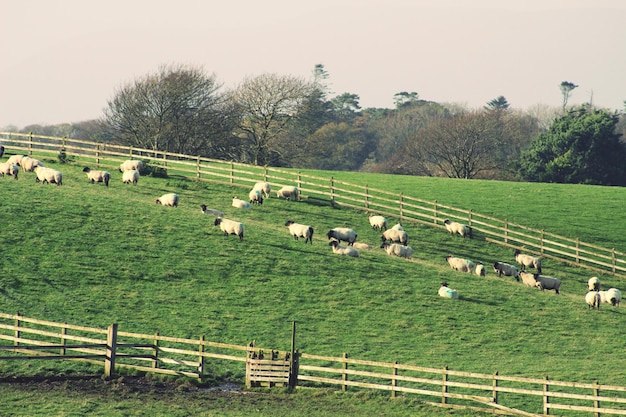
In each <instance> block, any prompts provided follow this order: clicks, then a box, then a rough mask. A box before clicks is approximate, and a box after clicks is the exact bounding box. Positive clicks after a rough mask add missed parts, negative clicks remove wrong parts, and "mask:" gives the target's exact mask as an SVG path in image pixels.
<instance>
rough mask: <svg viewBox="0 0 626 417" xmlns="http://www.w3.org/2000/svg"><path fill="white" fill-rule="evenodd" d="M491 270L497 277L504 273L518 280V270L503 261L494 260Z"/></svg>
mask: <svg viewBox="0 0 626 417" xmlns="http://www.w3.org/2000/svg"><path fill="white" fill-rule="evenodd" d="M493 270H494V271H495V272H497V273H498V277H502V275H505V276H507V277H513V278H515V279H516V280H517V281H519V271H518V269H517V267H516V266H514V265H511V264H507V263H505V262H494V263H493Z"/></svg>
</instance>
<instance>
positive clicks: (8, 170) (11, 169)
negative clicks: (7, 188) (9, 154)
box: [0, 161, 20, 179]
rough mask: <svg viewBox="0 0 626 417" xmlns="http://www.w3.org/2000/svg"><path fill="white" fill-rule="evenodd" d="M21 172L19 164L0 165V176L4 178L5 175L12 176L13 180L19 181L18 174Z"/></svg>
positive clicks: (6, 163) (5, 163) (4, 163)
mask: <svg viewBox="0 0 626 417" xmlns="http://www.w3.org/2000/svg"><path fill="white" fill-rule="evenodd" d="M19 172H20V167H19V166H17V164H14V163H12V162H8V161H7V162H3V163H1V164H0V175H2V176H3V177H4V175H5V174H6V175H11V176H13V178H15V179H17V174H18V173H19Z"/></svg>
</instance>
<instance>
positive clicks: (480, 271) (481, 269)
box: [475, 264, 486, 277]
mask: <svg viewBox="0 0 626 417" xmlns="http://www.w3.org/2000/svg"><path fill="white" fill-rule="evenodd" d="M475 272H476V275H478V276H479V277H484V276H485V275H486V272H485V266H484V265H483V264H478V265H476V270H475Z"/></svg>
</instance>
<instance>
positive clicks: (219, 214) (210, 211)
mask: <svg viewBox="0 0 626 417" xmlns="http://www.w3.org/2000/svg"><path fill="white" fill-rule="evenodd" d="M200 210H202V214H211V215H213V216H216V217H224V213H222V212H221V211H219V210H215V209H210V208H207V206H206V204H201V205H200Z"/></svg>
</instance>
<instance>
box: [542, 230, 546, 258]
mask: <svg viewBox="0 0 626 417" xmlns="http://www.w3.org/2000/svg"><path fill="white" fill-rule="evenodd" d="M545 233H546V231H545V230H543V229H541V254H542V255H543V239H544V237H545Z"/></svg>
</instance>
